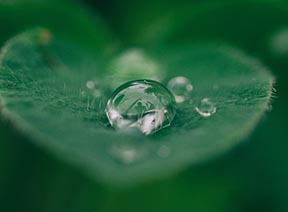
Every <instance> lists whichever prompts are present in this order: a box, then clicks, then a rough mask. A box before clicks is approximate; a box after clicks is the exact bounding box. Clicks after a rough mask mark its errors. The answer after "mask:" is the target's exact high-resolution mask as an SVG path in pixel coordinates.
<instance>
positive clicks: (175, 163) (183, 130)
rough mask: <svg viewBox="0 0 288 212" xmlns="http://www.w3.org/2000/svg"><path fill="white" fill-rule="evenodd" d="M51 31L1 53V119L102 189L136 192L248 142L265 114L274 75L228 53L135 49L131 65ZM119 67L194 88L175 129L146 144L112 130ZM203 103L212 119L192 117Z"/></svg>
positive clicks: (29, 35)
mask: <svg viewBox="0 0 288 212" xmlns="http://www.w3.org/2000/svg"><path fill="white" fill-rule="evenodd" d="M49 33H50V32H49V31H48V30H47V29H35V30H31V31H28V32H25V33H22V34H20V35H18V36H16V37H15V38H13V39H11V40H10V41H9V42H8V43H7V44H6V45H5V46H4V48H3V49H2V54H1V60H0V62H1V71H0V95H1V104H2V107H1V108H2V109H1V112H2V114H3V115H4V116H5V117H6V118H8V119H9V120H11V121H12V122H13V123H14V124H15V126H16V127H17V128H18V129H19V130H22V131H23V132H24V133H25V135H26V136H27V137H29V138H30V139H31V140H32V141H33V142H35V144H37V145H39V146H41V147H42V148H45V149H46V150H47V151H49V152H51V153H53V154H55V155H57V156H58V157H59V158H61V159H63V160H65V161H67V162H70V163H71V164H74V165H77V166H78V167H81V168H82V169H83V170H85V171H87V172H88V173H89V174H91V175H92V176H94V177H95V178H97V179H100V180H103V181H105V182H110V183H117V184H125V183H132V184H133V183H137V182H142V181H145V180H148V179H152V178H155V177H160V176H166V175H169V174H173V173H175V172H177V171H178V170H180V169H182V168H185V167H187V166H189V165H191V164H196V163H199V162H202V161H204V160H207V159H211V158H212V157H214V156H217V155H219V154H220V153H223V152H226V151H228V150H229V149H231V148H232V147H233V146H235V145H236V144H238V143H239V142H240V141H242V140H243V139H244V138H246V137H247V136H248V135H249V133H250V132H251V131H252V130H253V128H254V127H255V125H256V124H257V122H258V121H259V120H260V118H261V116H262V115H263V113H264V112H265V111H266V110H267V108H268V106H269V101H270V98H271V95H272V86H273V77H272V76H271V74H270V73H269V72H268V71H267V70H266V69H265V68H264V67H263V66H262V65H261V64H260V63H259V62H258V61H256V60H254V59H251V58H249V57H248V56H246V55H245V54H244V53H242V52H240V51H239V50H237V49H233V48H231V47H225V46H219V45H215V44H212V43H211V44H189V45H188V44H186V45H185V46H171V47H166V48H165V49H163V48H162V49H150V50H144V49H142V50H138V51H135V49H134V50H133V49H132V50H126V51H125V52H126V53H127V52H128V53H129V52H130V53H131V51H132V56H133V57H131V54H130V57H128V59H127V54H125V52H124V53H120V54H119V55H113V56H112V55H111V56H110V57H107V56H105V57H103V56H101V55H100V54H98V55H97V54H91V53H89V51H86V50H85V49H83V48H82V47H78V46H77V45H76V44H74V43H70V42H67V41H65V40H63V39H61V37H57V36H56V35H54V36H52V37H54V39H52V40H51V36H49V35H50V34H49ZM123 54H124V56H123ZM125 55H126V57H125ZM128 55H129V54H128ZM111 58H112V59H111ZM125 58H126V59H125ZM133 58H134V59H135V58H136V60H134V59H133ZM139 58H141V60H139ZM119 60H120V61H121V63H118V62H119ZM145 60H148V61H149V63H148V64H149V67H150V66H151V64H152V63H154V64H156V65H155V67H157V68H155V69H153V72H149V73H148V74H149V75H147V74H146V73H145V72H144V73H143V66H145V62H143V61H145ZM115 61H116V62H115ZM117 61H118V62H117ZM125 61H126V65H127V70H131V68H129V67H130V66H131V67H134V68H135V70H134V72H137V71H139V70H140V71H142V72H141V73H140V75H137V77H139V76H140V77H143V78H150V79H151V78H152V79H153V78H154V76H153V73H154V72H157V70H158V69H159V71H161V73H162V76H164V77H163V79H162V83H164V84H166V83H167V82H168V81H169V79H171V78H172V77H175V76H179V75H181V76H185V77H187V78H189V79H190V80H191V82H192V83H193V86H194V90H193V92H192V93H191V95H190V96H189V99H188V100H187V101H186V102H184V103H183V104H179V105H178V107H177V114H176V117H175V119H174V121H173V122H172V125H171V127H169V128H166V129H163V130H162V131H160V132H158V133H156V134H153V135H151V136H144V135H142V134H138V133H131V134H129V133H122V132H118V131H115V130H113V129H112V128H111V127H109V126H108V121H107V118H106V116H105V113H104V109H105V108H104V107H105V102H106V100H107V98H109V96H110V95H111V92H112V91H113V89H114V88H115V85H114V84H113V79H115V78H117V79H118V77H119V74H121V72H120V73H118V72H115V70H117V64H121V69H123V67H124V69H125V65H123V64H125ZM138 61H141V64H140V65H139V64H138V66H137V65H135V63H137V62H138ZM111 64H112V65H111ZM115 66H116V68H115ZM111 67H113V68H112V69H111ZM149 67H147V68H149ZM127 70H124V72H125V71H127ZM115 73H116V74H115ZM125 73H126V74H127V72H125ZM151 73H152V74H151ZM117 74H118V75H117ZM156 75H157V74H156ZM121 77H123V76H121ZM122 79H123V80H124V81H125V77H124V78H122ZM90 80H96V81H97V82H98V83H99V86H100V87H99V89H100V90H99V91H98V92H101V93H102V96H101V97H98V96H97V95H98V94H97V95H96V96H93V95H95V94H94V93H93V92H92V93H89V92H90V91H89V89H87V88H86V82H88V81H90ZM203 98H209V99H210V100H211V102H213V104H214V105H215V107H216V108H217V112H216V113H215V114H213V115H212V116H211V117H206V118H205V117H202V116H201V115H199V114H198V113H197V112H196V110H195V107H197V105H198V104H199V102H201V100H202V99H203ZM163 152H164V153H163ZM162 153H163V154H162Z"/></svg>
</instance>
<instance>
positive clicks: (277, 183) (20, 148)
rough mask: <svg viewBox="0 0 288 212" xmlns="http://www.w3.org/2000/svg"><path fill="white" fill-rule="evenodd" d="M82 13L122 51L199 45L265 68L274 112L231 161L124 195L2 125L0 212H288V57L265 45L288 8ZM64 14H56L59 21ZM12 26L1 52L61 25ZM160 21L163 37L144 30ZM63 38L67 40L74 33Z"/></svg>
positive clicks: (195, 4)
mask: <svg viewBox="0 0 288 212" xmlns="http://www.w3.org/2000/svg"><path fill="white" fill-rule="evenodd" d="M85 3H87V5H88V6H87V8H88V10H91V11H92V12H93V11H97V13H99V14H100V15H101V16H102V17H103V19H104V20H106V21H107V22H108V24H109V25H110V27H111V29H112V30H111V31H112V32H113V33H114V34H115V35H116V36H117V37H118V42H119V44H118V45H122V46H128V45H129V46H131V45H133V46H139V45H152V46H153V45H165V43H180V42H189V41H199V40H200V41H216V42H225V43H229V44H232V45H235V46H238V47H240V48H241V49H243V50H244V51H245V52H247V53H249V54H250V55H252V56H254V57H257V58H259V59H260V60H262V62H263V63H264V64H265V65H267V66H268V67H269V68H270V69H271V70H272V72H273V73H274V75H275V76H276V79H277V83H276V85H275V87H276V90H277V93H276V97H275V98H274V99H273V102H272V110H271V111H270V112H268V113H267V114H266V115H265V117H263V120H262V121H261V123H260V124H259V125H258V127H257V128H256V129H255V131H254V132H253V134H252V135H251V136H250V137H249V138H248V139H247V141H245V142H243V143H242V144H241V145H239V146H237V147H236V148H234V149H233V150H232V151H230V152H228V153H226V154H224V155H222V156H220V157H218V158H215V159H214V160H211V161H207V162H206V163H204V164H201V165H198V166H193V167H189V168H187V169H186V170H185V171H183V172H182V173H179V174H178V175H177V176H173V177H169V178H166V179H158V180H154V181H151V182H146V183H145V184H141V185H137V186H135V187H130V188H125V189H124V188H121V189H120V188H115V187H112V186H108V185H102V184H100V183H98V182H96V181H95V180H94V179H91V178H89V176H86V175H84V174H83V173H81V172H79V171H78V170H77V169H76V168H74V167H72V166H71V165H67V164H66V163H65V162H62V161H58V160H57V159H55V158H54V157H53V155H50V154H49V153H47V152H46V151H44V150H42V149H40V148H38V147H36V146H35V145H33V144H32V143H31V142H30V141H29V140H27V139H25V138H23V136H22V135H21V133H19V132H16V131H15V130H14V128H13V126H12V124H11V123H9V122H7V121H5V120H3V118H2V119H1V121H0V122H1V125H0V126H1V127H0V139H1V141H0V211H23V212H26V211H27V212H28V211H29V212H33V211H37V212H40V211H41V212H42V211H45V212H46V211H47V212H52V211H53V212H55V211H69V212H74V211H79V212H80V211H81V212H82V211H85V212H86V211H177V210H178V211H213V212H214V211H219V212H220V211H221V212H223V211H227V212H228V211H229V212H231V211H237V212H238V211H239V212H240V211H243V212H244V211H245V212H249V211H251V212H252V211H253V212H257V211H261V212H262V211H277V212H278V211H283V212H284V211H288V203H287V199H288V180H287V179H288V166H287V165H288V154H287V150H288V144H287V141H288V136H287V120H286V119H287V118H288V117H287V112H286V110H287V106H288V100H287V99H288V95H287V89H288V84H287V82H286V80H287V71H288V54H286V55H281V56H279V55H278V56H277V55H274V54H273V52H271V50H270V49H269V43H268V41H269V37H270V36H272V35H273V33H275V32H276V31H277V30H280V29H283V28H286V29H288V4H287V3H286V2H285V1H272V0H271V1H269V0H265V1H264V0H262V1H261V0H258V1H256V0H252V1H245V0H244V1H224V0H223V1H221V0H220V1H217V2H215V1H212V0H211V1H209V0H205V1H184V0H178V1H162V0H159V1H144V0H140V1H132V0H123V1H117V0H109V1H102V2H101V1H91V0H90V1H88V0H87V1H86V2H85ZM49 4H51V5H53V4H54V3H53V2H52V1H50V3H49ZM80 4H84V3H83V2H82V1H81V2H80ZM28 5H29V4H28ZM63 5H64V4H63ZM30 6H31V5H30ZM27 7H28V6H27ZM51 7H52V6H51ZM21 8H22V7H21ZM4 9H5V8H4ZM42 9H43V8H42ZM65 9H67V8H65V7H64V6H63V8H61V7H60V8H59V11H60V12H59V13H60V14H61V10H65ZM20 10H21V9H20ZM10 12H11V11H10ZM31 14H32V12H31ZM40 14H41V12H40ZM2 15H3V13H2ZM17 15H18V16H17ZM32 15H33V14H32ZM38 15H39V14H38ZM44 15H45V13H44ZM74 15H75V16H76V15H77V14H74ZM74 15H71V17H72V16H74ZM7 16H9V17H10V18H9V19H8V20H7V19H4V18H1V25H0V29H1V35H0V42H1V43H3V42H4V41H5V40H7V39H8V38H9V37H10V36H12V35H14V34H15V33H17V32H19V31H21V30H23V29H26V28H28V27H29V26H30V25H31V26H34V25H36V24H42V23H45V24H46V22H47V20H48V22H50V21H51V22H57V21H58V19H57V18H54V20H53V19H52V20H51V18H47V17H44V18H42V19H41V18H39V19H38V20H37V18H34V19H33V18H31V20H29V21H27V22H25V21H24V20H21V21H20V20H18V19H19V17H21V15H19V13H15V11H13V10H12V12H11V13H10V14H7ZM0 17H1V14H0ZM76 17H77V18H78V17H81V15H79V14H78V16H76ZM163 17H164V18H163ZM68 18H69V17H68ZM162 19H163V20H164V21H163V23H162V24H160V26H163V27H162V28H160V29H159V27H158V28H155V29H153V27H152V28H151V27H150V28H149V27H148V26H151V23H154V22H157V21H158V22H159V20H162ZM165 20H166V21H165ZM167 20H168V21H167ZM45 21H46V22H45ZM37 22H39V23H37ZM160 23H161V22H160ZM51 25H53V24H51ZM156 26H157V25H156ZM59 28H60V29H62V28H61V25H60V27H59ZM67 28H68V27H67ZM87 28H88V27H87ZM153 30H155V32H157V33H156V35H155V33H154V34H153V33H152V32H151V31H153ZM60 31H61V32H62V33H63V34H65V32H68V29H65V27H64V28H63V29H62V30H60ZM67 34H68V33H67ZM86 34H87V36H88V34H89V31H87V32H86V33H85V32H84V33H81V34H79V35H75V36H74V37H73V38H72V39H74V40H76V41H77V39H83V38H81V36H80V35H82V36H83V35H85V36H86ZM88 37H89V36H88ZM151 37H152V38H153V39H152V38H151ZM91 39H92V38H91ZM287 39H288V38H287ZM87 43H88V41H87Z"/></svg>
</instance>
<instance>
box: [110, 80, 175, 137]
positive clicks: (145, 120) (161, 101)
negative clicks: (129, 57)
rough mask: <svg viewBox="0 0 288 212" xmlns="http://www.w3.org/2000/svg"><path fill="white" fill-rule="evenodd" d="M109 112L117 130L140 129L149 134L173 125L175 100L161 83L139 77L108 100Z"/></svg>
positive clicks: (117, 90)
mask: <svg viewBox="0 0 288 212" xmlns="http://www.w3.org/2000/svg"><path fill="white" fill-rule="evenodd" d="M106 115H107V117H108V119H109V122H110V124H111V125H112V126H113V127H114V128H116V129H127V128H136V129H139V130H140V131H141V132H142V133H144V134H145V135H149V134H153V133H155V132H157V131H158V130H161V129H163V128H165V127H168V126H170V124H171V122H172V120H173V118H174V116H175V100H174V97H173V95H172V94H171V92H170V91H169V90H168V89H167V88H166V87H164V86H163V85H162V84H160V83H159V82H156V81H152V80H135V81H131V82H127V83H125V84H123V85H121V86H120V87H119V88H117V89H116V90H115V91H114V93H113V94H112V96H111V98H110V99H109V100H108V102H107V106H106Z"/></svg>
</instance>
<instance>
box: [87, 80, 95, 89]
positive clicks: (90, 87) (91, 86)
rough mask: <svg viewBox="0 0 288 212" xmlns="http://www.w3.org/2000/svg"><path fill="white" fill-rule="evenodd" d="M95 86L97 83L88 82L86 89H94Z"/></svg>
mask: <svg viewBox="0 0 288 212" xmlns="http://www.w3.org/2000/svg"><path fill="white" fill-rule="evenodd" d="M94 86H95V83H94V82H93V81H87V82H86V87H87V88H88V89H93V88H94Z"/></svg>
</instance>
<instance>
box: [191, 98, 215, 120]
mask: <svg viewBox="0 0 288 212" xmlns="http://www.w3.org/2000/svg"><path fill="white" fill-rule="evenodd" d="M195 110H196V111H197V112H198V113H199V114H200V115H201V116H203V117H209V116H211V115H213V114H214V113H216V107H215V105H214V104H213V103H212V102H211V101H210V99H208V98H204V99H202V100H201V102H200V103H199V105H198V106H197V107H195Z"/></svg>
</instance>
